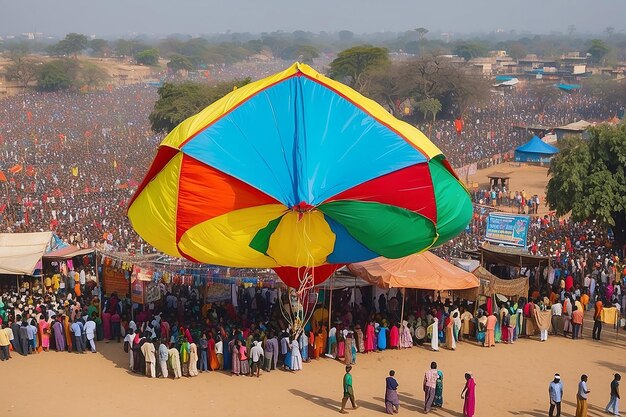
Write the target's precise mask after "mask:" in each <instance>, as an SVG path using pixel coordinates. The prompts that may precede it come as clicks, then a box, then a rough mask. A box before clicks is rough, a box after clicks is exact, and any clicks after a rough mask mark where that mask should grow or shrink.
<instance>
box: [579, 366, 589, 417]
mask: <svg viewBox="0 0 626 417" xmlns="http://www.w3.org/2000/svg"><path fill="white" fill-rule="evenodd" d="M590 392H591V391H590V390H588V389H587V375H584V374H583V375H582V376H581V377H580V382H579V383H578V393H577V394H576V417H587V394H589V393H590Z"/></svg>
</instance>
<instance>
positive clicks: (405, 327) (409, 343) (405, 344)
mask: <svg viewBox="0 0 626 417" xmlns="http://www.w3.org/2000/svg"><path fill="white" fill-rule="evenodd" d="M411 347H413V336H411V330H410V329H409V322H408V321H406V320H403V321H402V327H401V328H400V348H402V349H406V348H411Z"/></svg>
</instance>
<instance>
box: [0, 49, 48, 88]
mask: <svg viewBox="0 0 626 417" xmlns="http://www.w3.org/2000/svg"><path fill="white" fill-rule="evenodd" d="M8 56H9V60H10V61H11V63H10V64H9V65H7V67H6V78H7V79H9V80H16V81H18V82H19V83H20V84H21V85H22V86H23V87H28V84H30V82H31V81H33V80H35V78H37V71H38V70H39V67H40V64H41V63H40V62H38V61H36V60H34V59H33V58H29V57H28V56H26V55H25V54H21V53H17V52H10V53H9V54H8Z"/></svg>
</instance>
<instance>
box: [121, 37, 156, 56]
mask: <svg viewBox="0 0 626 417" xmlns="http://www.w3.org/2000/svg"><path fill="white" fill-rule="evenodd" d="M113 49H114V51H115V53H116V54H117V55H119V56H134V55H136V54H138V53H139V52H141V51H145V50H146V49H150V46H148V45H146V44H145V43H143V42H141V41H138V40H134V39H118V40H117V41H115V44H114V46H113Z"/></svg>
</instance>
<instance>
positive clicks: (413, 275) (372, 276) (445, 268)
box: [348, 252, 479, 291]
mask: <svg viewBox="0 0 626 417" xmlns="http://www.w3.org/2000/svg"><path fill="white" fill-rule="evenodd" d="M348 268H349V269H350V271H351V272H352V273H353V274H355V275H357V276H358V277H361V278H363V279H365V280H366V281H369V282H371V283H372V284H373V285H376V286H378V287H381V288H417V289H424V290H437V291H443V290H462V289H467V288H474V287H478V285H479V281H478V278H476V277H475V276H474V275H473V274H471V273H469V272H466V271H464V270H462V269H461V268H458V267H456V266H454V265H452V264H451V263H449V262H447V261H445V260H443V259H441V258H439V257H438V256H436V255H433V254H432V253H430V252H424V253H422V254H416V255H410V256H406V257H404V258H400V259H387V258H382V257H379V258H376V259H372V260H369V261H365V262H358V263H353V264H350V265H348Z"/></svg>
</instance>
